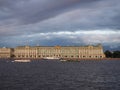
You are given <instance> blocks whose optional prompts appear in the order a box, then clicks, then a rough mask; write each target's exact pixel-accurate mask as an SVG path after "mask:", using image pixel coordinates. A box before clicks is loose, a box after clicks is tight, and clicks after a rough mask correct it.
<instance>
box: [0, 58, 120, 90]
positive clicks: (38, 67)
mask: <svg viewBox="0 0 120 90" xmlns="http://www.w3.org/2000/svg"><path fill="white" fill-rule="evenodd" d="M0 90H120V61H119V60H111V61H108V60H103V61H80V62H60V61H33V62H30V63H13V62H6V61H0Z"/></svg>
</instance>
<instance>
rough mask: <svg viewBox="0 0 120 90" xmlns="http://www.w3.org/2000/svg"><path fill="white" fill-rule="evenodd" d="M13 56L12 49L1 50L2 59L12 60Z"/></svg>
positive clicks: (0, 56)
mask: <svg viewBox="0 0 120 90" xmlns="http://www.w3.org/2000/svg"><path fill="white" fill-rule="evenodd" d="M11 55H12V49H10V48H6V47H3V48H0V58H11Z"/></svg>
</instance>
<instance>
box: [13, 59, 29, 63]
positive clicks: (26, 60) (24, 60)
mask: <svg viewBox="0 0 120 90" xmlns="http://www.w3.org/2000/svg"><path fill="white" fill-rule="evenodd" d="M12 62H31V60H29V59H21V60H20V59H19V60H14V61H12Z"/></svg>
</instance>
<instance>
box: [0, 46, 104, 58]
mask: <svg viewBox="0 0 120 90" xmlns="http://www.w3.org/2000/svg"><path fill="white" fill-rule="evenodd" d="M3 52H5V49H2V50H1V53H0V56H1V57H10V56H11V54H12V56H14V58H38V59H39V58H46V57H56V58H78V59H85V58H104V57H105V55H104V52H103V47H102V46H101V45H97V46H92V45H89V46H34V47H31V46H18V47H16V48H14V50H13V52H11V49H10V48H8V49H6V54H5V53H4V54H2V53H3Z"/></svg>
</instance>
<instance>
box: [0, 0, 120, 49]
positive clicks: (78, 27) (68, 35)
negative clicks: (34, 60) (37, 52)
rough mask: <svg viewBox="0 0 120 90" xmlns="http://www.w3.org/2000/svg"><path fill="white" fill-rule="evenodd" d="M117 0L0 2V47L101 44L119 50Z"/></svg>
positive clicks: (119, 6)
mask: <svg viewBox="0 0 120 90" xmlns="http://www.w3.org/2000/svg"><path fill="white" fill-rule="evenodd" d="M119 3H120V0H0V47H16V46H23V45H31V46H36V45H39V46H55V45H61V46H81V45H97V44H102V45H103V47H104V48H105V49H106V50H107V49H109V50H120V5H119Z"/></svg>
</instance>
